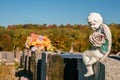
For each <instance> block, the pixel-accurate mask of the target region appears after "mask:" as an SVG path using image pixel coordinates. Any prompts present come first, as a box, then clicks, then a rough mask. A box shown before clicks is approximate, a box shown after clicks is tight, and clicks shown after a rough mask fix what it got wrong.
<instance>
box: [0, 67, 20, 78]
mask: <svg viewBox="0 0 120 80" xmlns="http://www.w3.org/2000/svg"><path fill="white" fill-rule="evenodd" d="M15 72H16V66H15V65H0V80H18V78H17V77H16V76H15Z"/></svg>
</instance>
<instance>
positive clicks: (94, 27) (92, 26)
mask: <svg viewBox="0 0 120 80" xmlns="http://www.w3.org/2000/svg"><path fill="white" fill-rule="evenodd" d="M88 24H89V25H90V27H91V28H92V29H93V30H98V29H99V27H100V24H99V23H97V22H96V21H95V20H88Z"/></svg>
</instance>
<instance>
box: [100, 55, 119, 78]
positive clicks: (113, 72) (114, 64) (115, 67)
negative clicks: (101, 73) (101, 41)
mask: <svg viewBox="0 0 120 80" xmlns="http://www.w3.org/2000/svg"><path fill="white" fill-rule="evenodd" d="M101 63H103V64H104V65H105V80H119V79H120V61H119V60H116V59H113V58H109V57H107V58H106V59H105V60H104V61H102V62H101Z"/></svg>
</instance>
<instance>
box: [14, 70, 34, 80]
mask: <svg viewBox="0 0 120 80" xmlns="http://www.w3.org/2000/svg"><path fill="white" fill-rule="evenodd" d="M15 76H16V77H19V80H20V78H21V77H25V78H27V79H28V80H33V73H32V72H31V71H30V70H20V71H17V72H16V73H15Z"/></svg>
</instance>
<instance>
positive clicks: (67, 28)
mask: <svg viewBox="0 0 120 80" xmlns="http://www.w3.org/2000/svg"><path fill="white" fill-rule="evenodd" d="M108 26H109V27H110V29H111V32H112V50H111V52H112V53H117V52H118V51H120V24H114V23H112V24H110V25H108ZM92 32H93V31H92V30H91V29H90V28H89V26H88V25H80V24H75V25H71V24H66V25H59V26H58V25H56V24H52V25H47V24H42V25H41V24H18V25H8V26H7V27H3V26H0V51H13V50H14V49H16V48H19V49H20V50H22V49H25V41H26V38H27V37H28V36H29V35H30V34H31V33H35V34H38V35H43V36H48V38H49V39H50V40H51V43H52V44H53V46H54V47H55V48H56V49H58V50H62V51H69V50H70V48H71V45H73V48H74V51H77V52H82V51H85V50H87V49H89V48H90V47H91V44H90V42H89V40H88V37H89V35H90V34H91V33H92Z"/></svg>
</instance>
